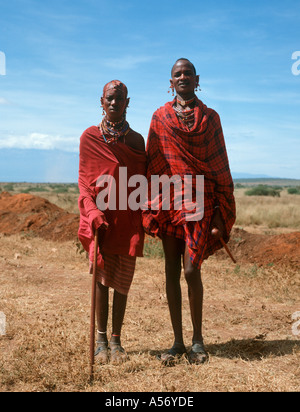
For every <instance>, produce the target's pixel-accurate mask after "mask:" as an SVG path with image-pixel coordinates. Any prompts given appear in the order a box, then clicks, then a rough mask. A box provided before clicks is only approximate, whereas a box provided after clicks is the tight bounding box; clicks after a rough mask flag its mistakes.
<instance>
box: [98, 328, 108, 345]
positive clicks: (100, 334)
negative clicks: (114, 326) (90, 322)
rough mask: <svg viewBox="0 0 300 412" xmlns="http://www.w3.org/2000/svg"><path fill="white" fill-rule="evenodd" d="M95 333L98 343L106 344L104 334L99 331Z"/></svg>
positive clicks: (105, 334) (105, 335)
mask: <svg viewBox="0 0 300 412" xmlns="http://www.w3.org/2000/svg"><path fill="white" fill-rule="evenodd" d="M97 333H98V339H97V342H98V343H107V342H108V340H107V333H106V332H101V331H99V330H97Z"/></svg>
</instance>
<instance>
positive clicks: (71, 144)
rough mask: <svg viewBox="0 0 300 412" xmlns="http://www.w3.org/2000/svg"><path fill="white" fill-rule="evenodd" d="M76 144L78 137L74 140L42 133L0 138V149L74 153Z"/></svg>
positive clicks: (76, 148) (10, 135)
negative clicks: (57, 150) (55, 150)
mask: <svg viewBox="0 0 300 412" xmlns="http://www.w3.org/2000/svg"><path fill="white" fill-rule="evenodd" d="M78 144H79V140H78V137H76V138H74V137H67V136H61V135H49V134H42V133H29V134H27V135H23V136H22V135H16V134H14V135H13V134H7V135H4V136H3V135H2V136H1V137H0V149H13V148H18V149H41V150H53V149H59V150H65V151H69V152H76V151H77V150H78Z"/></svg>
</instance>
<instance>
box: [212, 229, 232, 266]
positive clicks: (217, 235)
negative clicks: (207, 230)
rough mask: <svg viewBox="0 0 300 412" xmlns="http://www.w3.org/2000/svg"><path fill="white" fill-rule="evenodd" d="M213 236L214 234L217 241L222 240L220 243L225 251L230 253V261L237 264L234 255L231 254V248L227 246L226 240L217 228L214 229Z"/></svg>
mask: <svg viewBox="0 0 300 412" xmlns="http://www.w3.org/2000/svg"><path fill="white" fill-rule="evenodd" d="M211 234H212V235H213V236H214V237H215V238H217V239H219V240H220V242H221V243H222V246H223V247H224V249H225V250H226V252H227V253H228V255H229V257H230V259H231V260H232V261H233V263H236V260H235V258H234V257H233V256H232V253H231V252H230V250H229V247H228V246H227V245H226V243H225V242H224V239H223V238H222V236H220V232H219V230H218V229H217V228H214V229H213V230H212V231H211Z"/></svg>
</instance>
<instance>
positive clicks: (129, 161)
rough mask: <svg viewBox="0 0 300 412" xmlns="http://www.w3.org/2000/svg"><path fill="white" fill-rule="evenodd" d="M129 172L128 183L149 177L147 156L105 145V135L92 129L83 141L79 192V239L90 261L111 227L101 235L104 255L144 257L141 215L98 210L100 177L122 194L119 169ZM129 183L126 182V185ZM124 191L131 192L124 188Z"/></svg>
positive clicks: (125, 211) (125, 146)
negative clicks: (98, 236)
mask: <svg viewBox="0 0 300 412" xmlns="http://www.w3.org/2000/svg"><path fill="white" fill-rule="evenodd" d="M120 167H126V168H127V176H128V180H129V179H130V177H131V176H133V175H135V174H141V175H145V173H146V154H145V153H144V152H140V151H137V150H134V149H132V148H131V147H129V146H127V145H126V144H124V143H117V144H110V145H108V144H107V143H105V141H104V139H103V136H102V133H101V132H100V130H99V129H98V127H96V126H92V127H90V128H88V129H87V130H86V131H85V132H84V133H83V134H82V136H81V139H80V155H79V179H78V184H79V191H80V196H79V199H78V206H79V211H80V225H79V230H78V237H79V240H80V241H81V243H82V245H83V247H84V249H85V250H86V251H87V252H88V253H89V258H90V261H93V254H94V233H95V230H96V229H99V228H100V227H102V226H103V227H104V226H105V227H107V230H106V231H105V232H102V231H101V234H102V236H104V237H103V238H102V239H100V241H101V243H102V244H103V246H102V248H101V251H102V253H103V254H116V255H117V254H118V255H128V256H142V255H143V245H144V231H143V227H142V222H141V211H140V210H137V211H132V210H130V209H129V207H128V208H127V210H118V209H119V207H118V200H119V198H118V196H117V210H106V211H100V210H99V209H98V208H97V204H96V200H97V196H98V194H99V192H100V190H102V189H101V188H99V187H97V180H98V178H99V177H100V176H103V175H110V176H113V177H114V179H115V181H116V191H117V194H118V193H119V183H120V182H119V168H120ZM124 183H125V184H127V183H128V181H127V182H122V183H121V184H123V185H124ZM122 190H127V193H128V194H129V193H130V190H133V189H126V188H125V187H122ZM98 266H99V267H103V262H102V256H101V255H99V258H98Z"/></svg>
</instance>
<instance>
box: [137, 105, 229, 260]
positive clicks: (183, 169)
mask: <svg viewBox="0 0 300 412" xmlns="http://www.w3.org/2000/svg"><path fill="white" fill-rule="evenodd" d="M174 103H175V101H173V102H168V103H166V104H165V106H163V107H161V108H160V109H158V110H157V111H156V112H155V113H154V115H153V118H152V122H151V126H150V131H149V136H148V141H147V157H148V171H147V178H148V182H149V186H150V179H151V176H152V175H159V176H161V175H168V176H169V177H171V176H173V175H179V176H181V179H182V181H183V179H184V176H185V175H192V176H193V177H194V179H195V176H197V175H203V176H204V217H203V218H202V220H200V221H196V222H187V221H186V220H185V214H184V210H180V211H177V210H174V208H173V209H172V210H170V211H163V210H161V208H160V210H159V211H154V210H150V208H149V210H147V211H144V212H143V225H144V229H145V231H146V233H148V234H150V235H151V236H159V237H161V235H162V234H163V227H164V225H166V224H171V225H173V226H175V227H176V226H178V225H179V226H181V227H182V226H183V229H184V236H185V241H186V242H187V245H188V247H189V250H190V255H191V259H192V262H193V264H194V265H195V266H196V267H200V266H201V263H202V262H203V260H204V259H206V258H207V257H208V256H210V255H211V254H213V253H214V252H215V251H216V250H217V249H220V248H221V247H222V245H221V242H220V241H219V240H216V239H215V238H213V237H212V236H211V234H210V230H209V228H210V223H211V219H212V216H213V213H214V207H215V206H219V207H220V212H221V215H222V218H223V221H224V225H225V231H226V233H225V235H224V240H225V242H228V240H229V235H230V231H231V228H232V226H233V224H234V222H235V200H234V196H233V190H234V186H233V182H232V177H231V173H230V169H229V164H228V157H227V152H226V147H225V142H224V137H223V131H222V126H221V122H220V118H219V115H218V114H217V113H216V112H215V111H214V110H212V109H209V108H207V106H205V105H204V104H203V103H202V102H201V101H200V100H198V99H197V100H196V106H195V123H194V126H193V128H192V129H191V130H187V129H184V128H183V126H182V124H181V123H180V121H179V120H178V118H177V116H176V114H175V111H174V109H173V105H174ZM149 191H150V188H149ZM171 201H172V199H171ZM171 204H172V203H171ZM160 205H161V198H160Z"/></svg>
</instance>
